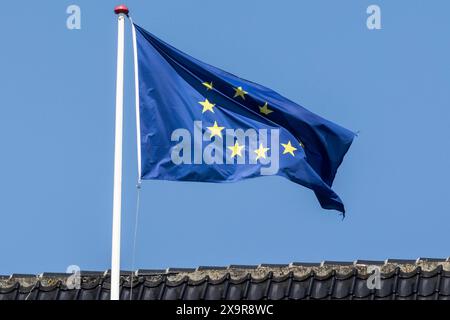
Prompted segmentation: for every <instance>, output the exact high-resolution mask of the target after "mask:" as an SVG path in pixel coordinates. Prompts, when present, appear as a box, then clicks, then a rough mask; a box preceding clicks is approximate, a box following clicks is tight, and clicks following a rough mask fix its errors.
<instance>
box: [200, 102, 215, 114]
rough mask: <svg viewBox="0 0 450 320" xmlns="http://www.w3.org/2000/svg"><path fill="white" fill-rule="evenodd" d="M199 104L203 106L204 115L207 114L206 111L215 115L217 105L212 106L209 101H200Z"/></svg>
mask: <svg viewBox="0 0 450 320" xmlns="http://www.w3.org/2000/svg"><path fill="white" fill-rule="evenodd" d="M199 103H200V104H201V105H202V106H203V111H202V113H205V112H206V111H211V112H212V113H214V110H213V108H214V106H215V104H212V103H211V102H209V101H208V99H205V101H200V102H199Z"/></svg>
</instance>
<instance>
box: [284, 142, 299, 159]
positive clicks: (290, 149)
mask: <svg viewBox="0 0 450 320" xmlns="http://www.w3.org/2000/svg"><path fill="white" fill-rule="evenodd" d="M281 145H282V146H283V148H284V151H283V154H286V153H290V154H292V156H293V157H295V154H294V151H295V150H297V148H296V147H294V146H292V145H291V141H290V140H289V142H288V143H286V144H284V143H282V144H281Z"/></svg>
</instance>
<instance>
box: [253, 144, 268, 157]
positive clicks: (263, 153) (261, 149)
mask: <svg viewBox="0 0 450 320" xmlns="http://www.w3.org/2000/svg"><path fill="white" fill-rule="evenodd" d="M269 150H270V148H264V147H263V144H262V143H260V144H259V149H256V150H255V153H256V160H258V159H259V158H263V159H265V158H266V152H267V151H269Z"/></svg>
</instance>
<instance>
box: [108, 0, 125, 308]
mask: <svg viewBox="0 0 450 320" xmlns="http://www.w3.org/2000/svg"><path fill="white" fill-rule="evenodd" d="M114 12H115V13H116V14H117V15H118V32H117V79H116V128H115V131H116V133H115V147H114V194H113V225H112V254H111V294H110V298H111V300H119V299H120V225H121V211H122V210H121V209H122V136H123V65H124V34H125V17H126V16H127V15H128V12H129V10H128V8H127V7H126V6H123V5H120V6H117V7H115V8H114Z"/></svg>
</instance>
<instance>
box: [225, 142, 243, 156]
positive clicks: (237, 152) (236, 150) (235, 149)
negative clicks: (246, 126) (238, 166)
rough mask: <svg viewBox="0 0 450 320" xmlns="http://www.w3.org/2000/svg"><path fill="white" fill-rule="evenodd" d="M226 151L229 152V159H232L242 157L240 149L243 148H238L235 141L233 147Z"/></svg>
mask: <svg viewBox="0 0 450 320" xmlns="http://www.w3.org/2000/svg"><path fill="white" fill-rule="evenodd" d="M228 149H230V150H231V156H230V157H231V158H234V157H235V156H239V157H242V149H244V146H243V145H242V146H240V145H239V143H238V142H237V141H236V143H235V144H234V146H232V147H228Z"/></svg>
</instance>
